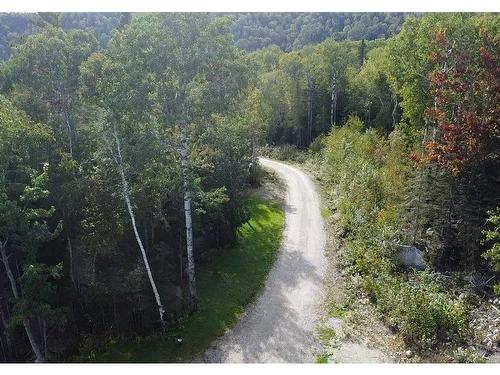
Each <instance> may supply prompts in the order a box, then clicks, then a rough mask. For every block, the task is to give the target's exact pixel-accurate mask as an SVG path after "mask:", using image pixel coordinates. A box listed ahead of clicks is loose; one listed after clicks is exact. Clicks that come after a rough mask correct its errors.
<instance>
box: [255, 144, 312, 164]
mask: <svg viewBox="0 0 500 375" xmlns="http://www.w3.org/2000/svg"><path fill="white" fill-rule="evenodd" d="M259 154H260V155H262V156H264V157H267V158H270V159H276V160H283V161H294V162H298V163H302V162H304V161H305V160H306V156H307V154H306V152H304V151H301V150H299V149H298V148H297V147H295V146H293V145H288V144H287V145H281V146H275V147H269V146H266V147H262V148H261V149H260V150H259Z"/></svg>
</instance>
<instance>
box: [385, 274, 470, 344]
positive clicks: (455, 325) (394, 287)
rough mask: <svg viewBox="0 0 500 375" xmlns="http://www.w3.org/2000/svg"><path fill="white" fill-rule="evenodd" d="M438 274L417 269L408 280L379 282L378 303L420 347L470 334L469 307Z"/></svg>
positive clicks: (390, 319)
mask: <svg viewBox="0 0 500 375" xmlns="http://www.w3.org/2000/svg"><path fill="white" fill-rule="evenodd" d="M436 279H437V275H433V274H432V273H427V272H415V273H414V274H411V275H409V276H408V279H407V280H404V279H397V278H393V279H390V280H389V281H386V282H381V283H380V286H379V288H380V290H379V292H378V293H377V297H378V299H377V303H378V305H379V306H380V308H381V309H382V311H384V313H385V314H386V316H387V319H388V322H389V324H391V325H394V326H396V327H398V330H399V331H400V332H401V334H402V335H403V336H404V338H405V341H406V342H407V343H408V344H410V345H414V346H416V347H418V348H421V349H427V348H432V347H433V345H435V344H436V343H439V342H443V341H448V342H451V341H458V342H460V341H461V340H463V339H464V338H465V337H466V336H467V334H468V331H467V330H468V325H467V317H468V310H467V307H466V306H465V304H464V303H463V302H462V301H459V300H458V299H457V298H455V297H454V296H452V295H449V294H447V293H446V291H445V290H444V288H443V287H442V286H441V285H440V284H439V282H437V281H436Z"/></svg>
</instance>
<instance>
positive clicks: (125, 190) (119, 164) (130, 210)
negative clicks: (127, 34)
mask: <svg viewBox="0 0 500 375" xmlns="http://www.w3.org/2000/svg"><path fill="white" fill-rule="evenodd" d="M113 136H114V138H115V144H116V151H117V155H116V157H115V156H114V155H113V157H114V159H115V163H116V165H117V167H118V171H119V173H120V177H121V181H122V192H123V198H124V199H125V203H126V204H127V210H128V213H129V215H130V221H131V222H132V227H133V229H134V235H135V239H136V241H137V244H138V245H139V248H140V250H141V254H142V260H143V261H144V266H145V267H146V272H147V274H148V278H149V283H150V284H151V289H153V294H154V296H155V299H156V305H157V306H158V311H159V313H160V321H161V323H162V324H163V323H164V319H163V314H164V313H165V309H164V308H163V304H162V303H161V299H160V294H159V293H158V289H157V288H156V283H155V281H154V279H153V274H152V273H151V268H150V267H149V261H148V257H147V255H146V250H145V249H144V245H143V244H142V240H141V237H140V236H139V231H138V230H137V224H136V221H135V214H134V210H133V208H132V203H131V201H130V196H129V190H128V182H127V179H126V177H125V171H124V168H123V159H122V151H121V146H120V139H119V138H118V134H117V132H116V129H113Z"/></svg>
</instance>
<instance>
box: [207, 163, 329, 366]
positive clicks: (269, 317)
mask: <svg viewBox="0 0 500 375" xmlns="http://www.w3.org/2000/svg"><path fill="white" fill-rule="evenodd" d="M260 163H261V164H262V165H263V166H264V167H266V168H269V169H272V170H273V171H275V172H276V173H277V174H278V175H279V176H280V177H281V178H282V179H283V180H284V181H285V182H286V184H287V186H288V190H287V196H286V202H285V210H286V224H285V231H284V234H283V242H282V245H281V248H280V251H279V254H278V257H277V259H276V262H275V264H274V266H273V268H272V270H271V272H270V273H269V276H268V278H267V280H266V284H265V286H264V288H263V291H262V292H261V294H260V296H259V297H258V298H257V300H256V301H255V303H253V304H252V305H250V306H249V307H248V308H247V310H246V311H245V313H244V314H243V315H242V317H241V319H240V320H239V321H238V322H237V323H236V324H235V326H234V327H233V328H232V329H231V330H230V331H229V332H228V333H227V334H226V335H225V336H223V337H222V338H221V339H219V340H218V341H217V342H216V343H214V345H213V346H212V348H210V349H209V350H208V351H207V352H206V353H205V356H204V357H205V358H204V359H205V361H206V362H237V363H242V362H251V363H263V362H289V363H290V362H291V363H300V362H314V361H315V359H316V356H315V353H318V352H319V351H320V349H321V345H320V343H319V340H318V339H317V337H316V330H315V327H316V325H317V323H318V322H319V319H320V318H321V304H322V302H323V298H324V286H323V275H324V270H325V264H326V260H325V256H324V244H325V232H324V229H323V220H322V218H321V212H320V201H319V197H318V194H317V192H316V190H315V187H314V184H313V182H312V181H311V179H310V178H309V177H308V176H307V175H306V174H305V173H304V172H302V171H300V170H299V169H297V168H295V167H292V166H290V165H287V164H285V163H281V162H277V161H274V160H270V159H265V158H260Z"/></svg>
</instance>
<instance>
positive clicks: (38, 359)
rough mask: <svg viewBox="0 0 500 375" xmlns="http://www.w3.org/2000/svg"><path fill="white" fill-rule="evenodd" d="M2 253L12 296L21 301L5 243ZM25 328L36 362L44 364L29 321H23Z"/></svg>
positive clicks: (2, 246) (2, 245)
mask: <svg viewBox="0 0 500 375" xmlns="http://www.w3.org/2000/svg"><path fill="white" fill-rule="evenodd" d="M0 253H1V255H2V262H3V264H4V266H5V272H6V273H7V277H8V279H9V282H10V287H11V289H12V294H13V295H14V298H15V299H19V292H18V290H17V285H16V280H15V278H14V275H13V274H12V270H11V269H10V265H9V259H8V257H7V252H6V251H5V243H1V242H0ZM23 326H24V330H25V331H26V335H27V336H28V340H29V342H30V345H31V349H32V350H33V353H35V357H36V362H38V363H43V362H46V361H47V360H46V358H45V356H44V355H43V354H42V351H41V350H40V348H39V347H38V344H37V342H36V340H35V337H34V336H33V332H32V330H31V325H30V322H29V320H28V319H25V320H23Z"/></svg>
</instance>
